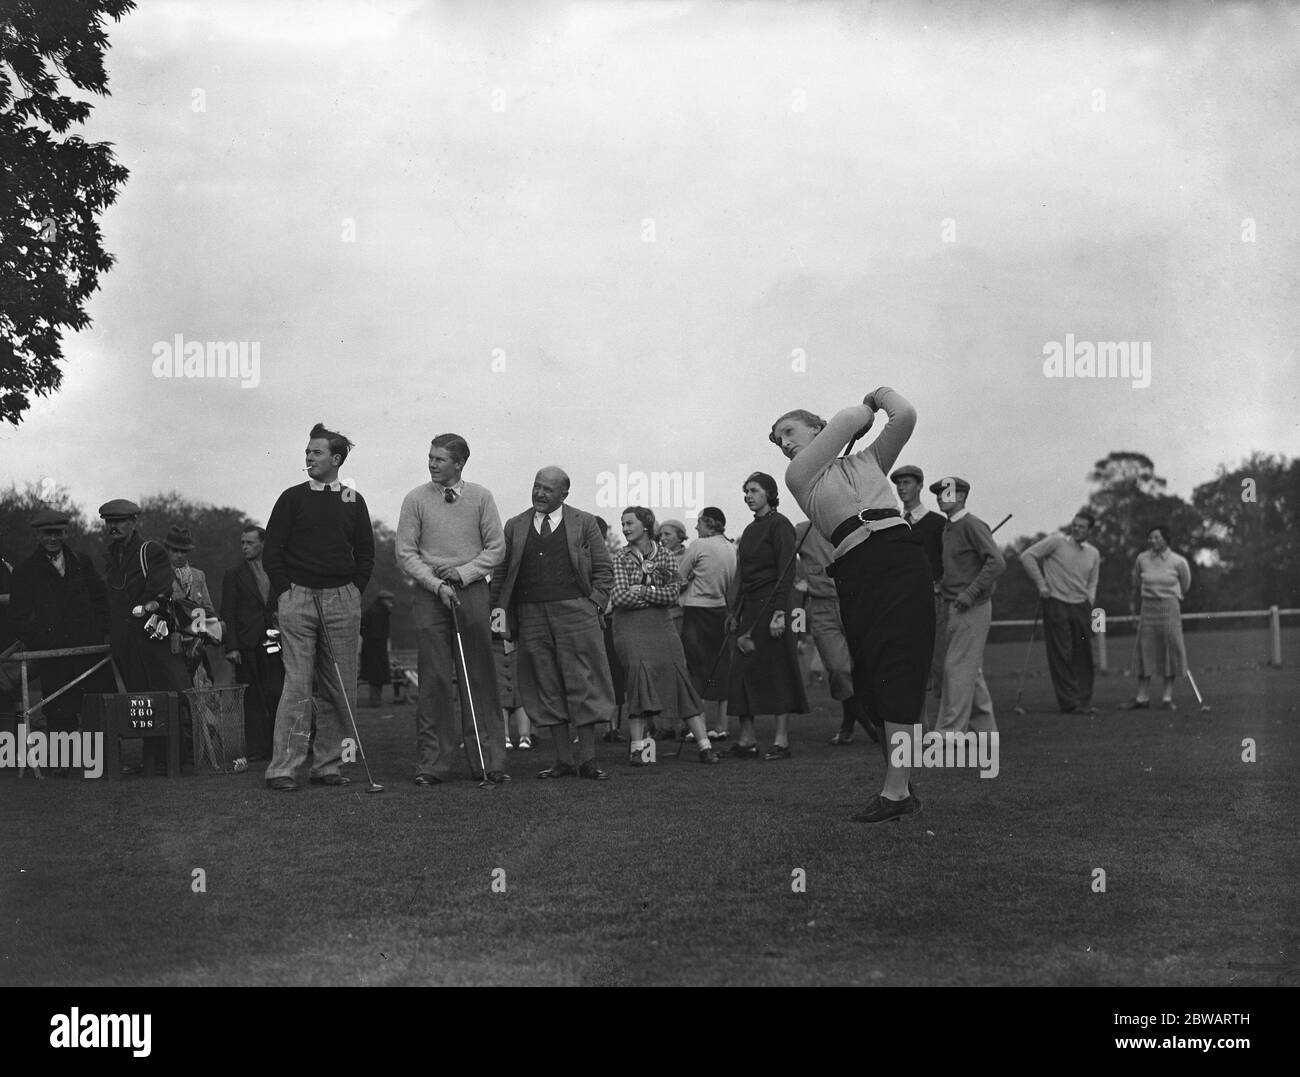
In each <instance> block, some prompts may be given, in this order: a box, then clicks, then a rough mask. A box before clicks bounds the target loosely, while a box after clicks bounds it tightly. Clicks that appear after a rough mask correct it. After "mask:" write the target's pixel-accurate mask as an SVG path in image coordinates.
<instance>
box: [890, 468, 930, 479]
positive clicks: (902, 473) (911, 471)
mask: <svg viewBox="0 0 1300 1077" xmlns="http://www.w3.org/2000/svg"><path fill="white" fill-rule="evenodd" d="M909 477H910V478H913V479H915V480H916V481H917V482H918V483H924V482H925V472H924V471H922V470H921V469H920V468H919V467H917V466H916V465H915V464H904V465H903V466H902V467H900V468H895V469H894V471H893V473H892V474H891V475H890V476H889V481H890V482H892V483H897V482H898V480H899V479H906V478H909Z"/></svg>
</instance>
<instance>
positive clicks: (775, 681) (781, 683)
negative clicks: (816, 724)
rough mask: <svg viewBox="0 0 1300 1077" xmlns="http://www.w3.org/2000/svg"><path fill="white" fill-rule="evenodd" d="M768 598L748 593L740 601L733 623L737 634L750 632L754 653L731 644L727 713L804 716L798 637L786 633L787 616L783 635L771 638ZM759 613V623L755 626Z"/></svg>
mask: <svg viewBox="0 0 1300 1077" xmlns="http://www.w3.org/2000/svg"><path fill="white" fill-rule="evenodd" d="M768 597H769V595H768V594H748V595H745V596H744V597H743V598H742V599H741V604H740V612H739V614H738V616H737V621H738V622H739V624H740V632H742V633H744V632H749V633H750V637H751V638H752V639H753V641H754V653H753V654H749V655H744V654H741V653H740V652H739V651H738V650H736V646H735V642H734V641H733V642H732V644H731V647H730V650H731V675H730V678H729V684H728V691H727V713H728V714H733V715H754V714H807V713H808V697H807V695H805V694H804V690H803V674H802V673H801V672H800V669H799V649H798V637H797V636H796V635H795V633H793V632H791V631H790V619H789V618H788V617H787V618H786V629H785V633H784V634H783V635H782V636H781V637H780V638H779V639H773V638H772V633H771V632H770V631H769V629H768V626H769V625H770V624H771V622H772V613H771V611H770V610H768V609H767V601H768ZM764 610H766V611H767V612H762V611H764ZM760 612H762V617H761V623H759V624H755V623H754V621H755V619H756V618H758V617H759V614H760Z"/></svg>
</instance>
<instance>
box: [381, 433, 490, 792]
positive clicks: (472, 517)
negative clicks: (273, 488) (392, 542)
mask: <svg viewBox="0 0 1300 1077" xmlns="http://www.w3.org/2000/svg"><path fill="white" fill-rule="evenodd" d="M468 460H469V445H468V444H467V443H466V442H465V439H464V438H462V437H461V436H460V435H459V434H439V435H438V436H437V437H436V438H434V439H433V442H432V444H431V445H430V446H429V478H430V481H429V482H427V483H424V484H423V485H422V486H417V487H416V488H415V489H414V490H412V491H411V492H410V493H409V494H407V495H406V497H405V499H404V500H403V501H402V512H401V517H400V519H399V521H398V525H397V545H396V550H397V563H398V565H400V566H401V569H402V571H403V572H405V573H406V574H407V575H408V576H410V577H411V579H413V580H414V581H415V583H416V585H417V586H416V588H415V609H414V611H415V635H416V641H417V642H418V644H419V672H420V695H419V701H418V703H417V706H416V712H415V746H416V764H415V771H416V773H415V783H416V785H420V786H426V787H427V786H431V785H437V784H438V783H440V782H442V781H443V780H445V779H446V778H447V776H448V773H449V772H450V770H451V765H452V762H453V760H454V759H455V752H456V744H457V742H458V741H461V740H463V741H464V742H465V747H466V753H467V755H468V756H469V760H470V771H471V773H474V775H475V777H476V778H477V779H480V780H481V779H482V778H483V776H484V775H482V774H478V773H477V771H478V769H479V766H480V756H479V748H480V747H481V748H482V757H481V758H482V766H483V767H484V769H485V771H486V777H487V780H488V781H489V782H492V783H493V784H496V785H500V784H502V783H503V782H508V781H509V780H510V776H509V775H508V774H506V773H505V743H504V731H503V730H502V729H501V721H500V710H501V704H500V701H499V696H498V694H497V675H496V658H495V655H494V654H493V650H492V616H491V612H492V611H491V603H490V601H489V594H488V577H489V576H490V575H491V574H492V573H493V570H494V569H496V567H497V566H498V565H499V564H500V563H501V560H502V558H503V557H504V556H505V539H504V537H503V535H502V532H501V516H500V514H499V513H498V512H497V506H496V502H495V501H494V500H493V498H492V494H491V493H490V492H489V491H488V490H487V489H486V488H484V487H482V486H479V485H477V484H476V483H472V482H466V481H465V480H464V479H463V478H462V477H461V472H462V471H463V470H464V467H465V464H466V462H467V461H468ZM453 609H454V610H455V613H454V616H453ZM457 625H459V628H460V639H459V640H457V638H456V626H457ZM462 647H463V649H464V656H465V670H466V671H467V675H468V682H469V683H468V686H466V685H465V684H464V683H463V677H464V674H463V672H462V668H461V664H460V657H461V648H462ZM454 681H461V682H462V683H461V684H460V692H459V695H460V716H461V720H460V722H459V728H457V726H458V723H457V722H456V720H455V718H454V717H453V716H454V714H455V713H456V712H455V709H454V707H455V704H454V702H453V700H454V696H455V693H454V689H453V682H454ZM467 687H468V691H466V688H467ZM471 704H472V707H473V709H472V710H471ZM475 727H477V729H478V736H479V742H478V745H475V743H474V731H475Z"/></svg>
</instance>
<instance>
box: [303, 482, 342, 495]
mask: <svg viewBox="0 0 1300 1077" xmlns="http://www.w3.org/2000/svg"><path fill="white" fill-rule="evenodd" d="M307 482H308V483H309V484H310V485H311V488H312V489H313V490H315V491H317V492H319V491H321V490H326V489H329V490H333V491H334V492H335V493H338V492H339V491H340V490H342V489H343V484H342V483H341V482H339V480H338V479H335V480H334V481H333V482H332V483H330V484H329V486H328V487H327V486H326V485H325V484H324V483H323V482H317V481H316V480H315V479H308V480H307Z"/></svg>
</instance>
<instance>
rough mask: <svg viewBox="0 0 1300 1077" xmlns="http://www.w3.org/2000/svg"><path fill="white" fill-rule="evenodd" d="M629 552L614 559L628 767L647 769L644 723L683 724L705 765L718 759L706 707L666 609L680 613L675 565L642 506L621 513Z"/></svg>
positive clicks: (617, 643) (613, 597)
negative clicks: (706, 722)
mask: <svg viewBox="0 0 1300 1077" xmlns="http://www.w3.org/2000/svg"><path fill="white" fill-rule="evenodd" d="M622 523H623V537H624V538H625V539H627V545H626V546H625V547H623V548H622V549H621V550H619V551H618V553H617V555H616V556H615V557H614V588H613V590H612V591H611V592H610V600H611V602H612V603H613V606H614V648H615V650H616V651H617V652H618V659H619V662H620V664H621V665H622V666H623V673H624V685H625V687H624V690H625V691H626V693H627V714H628V720H627V725H628V733H629V735H630V736H631V738H632V742H631V746H630V747H631V763H632V765H633V766H641V765H644V758H643V749H644V748H645V746H646V723H647V721H649V720H650V719H654V720H655V721H656V722H659V723H661V724H668V723H672V722H674V721H676V720H677V719H679V718H684V719H686V721H687V724H688V725H689V726H690V728H691V732H692V733H694V734H695V739H696V742H697V744H698V745H699V749H700V762H701V763H717V762H718V761H719V760H718V756H717V753H716V752H714V750H713V745H712V744H711V743H710V742H709V738H708V736H707V734H706V732H705V729H704V714H703V711H704V705H703V704H702V703H701V702H700V697H699V695H698V694H696V691H695V689H694V688H693V687H692V686H691V678H690V674H689V673H688V672H687V670H686V655H685V654H684V652H683V651H682V641H681V639H680V638H679V637H678V635H677V630H676V629H675V628H673V624H672V620H671V618H670V616H669V613H668V610H669V607H671V606H674V605H676V603H677V594H678V591H679V590H680V589H681V581H680V580H679V579H678V578H677V560H676V558H674V557H673V556H672V555H671V554H669V553H668V551H667V550H665V549H664V548H663V547H662V546H660V545H659V544H658V543H656V542H655V541H654V539H653V538H651V535H653V534H654V525H655V518H654V513H653V512H651V511H650V510H649V509H646V508H642V507H640V506H639V505H634V506H633V507H631V508H629V509H627V510H626V511H625V512H624V513H623V521H622Z"/></svg>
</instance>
